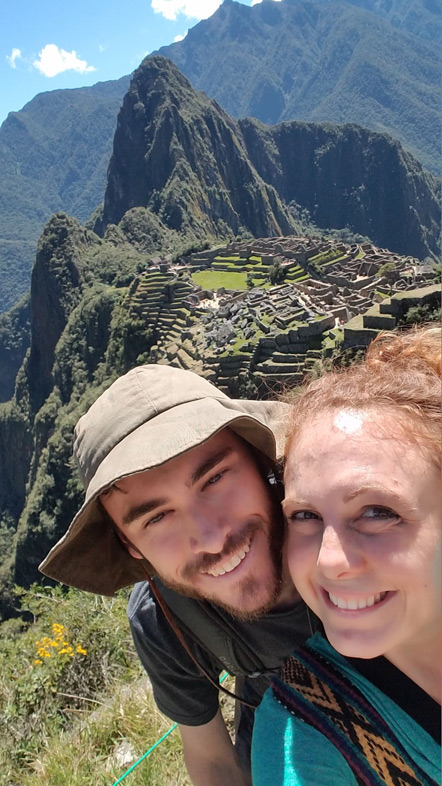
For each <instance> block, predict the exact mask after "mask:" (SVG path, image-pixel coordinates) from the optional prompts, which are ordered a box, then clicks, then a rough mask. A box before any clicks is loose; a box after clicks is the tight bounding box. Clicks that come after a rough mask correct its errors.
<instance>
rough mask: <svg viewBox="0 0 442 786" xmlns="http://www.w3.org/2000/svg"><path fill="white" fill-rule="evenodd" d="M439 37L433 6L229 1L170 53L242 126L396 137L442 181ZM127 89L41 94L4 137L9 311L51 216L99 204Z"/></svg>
mask: <svg viewBox="0 0 442 786" xmlns="http://www.w3.org/2000/svg"><path fill="white" fill-rule="evenodd" d="M356 6H361V7H356ZM439 28H440V9H439V8H438V7H437V6H436V4H435V2H434V0H425V2H424V0H406V1H405V0H401V1H400V2H398V0H394V2H388V3H387V2H386V1H384V0H382V2H374V0H355V2H354V4H352V3H347V4H345V3H340V2H335V0H329V2H325V1H324V2H322V3H321V2H317V0H283V2H281V3H278V4H276V3H270V2H269V1H268V0H265V1H264V2H263V3H261V4H258V5H256V6H253V7H251V8H248V7H246V6H242V5H240V4H238V3H235V2H232V0H227V1H226V2H224V3H223V5H222V6H221V7H220V8H219V10H218V11H217V12H216V13H215V14H214V15H213V16H212V17H211V19H209V20H206V21H204V22H201V23H200V24H198V25H196V26H195V27H194V28H193V29H192V30H191V31H190V32H189V35H188V36H186V38H185V39H184V41H182V42H179V43H176V44H173V45H172V46H171V47H167V48H165V49H164V50H162V51H164V52H165V53H167V54H168V56H169V57H171V59H172V60H175V62H176V63H177V64H178V66H179V68H180V70H181V71H182V72H183V73H184V74H185V75H186V76H187V77H188V78H190V81H191V82H192V84H193V85H194V87H196V88H197V89H203V90H205V92H206V93H207V94H208V95H210V96H213V97H214V98H216V99H217V101H218V102H219V103H220V104H221V105H222V106H223V107H224V109H225V110H226V111H227V112H228V113H229V114H231V115H233V116H234V117H245V116H254V117H256V118H258V119H260V120H261V121H263V122H271V123H277V122H280V121H281V120H291V119H294V118H298V119H303V120H306V121H307V120H308V121H322V120H326V121H333V122H339V123H347V122H354V123H357V124H359V125H365V126H367V127H368V128H372V129H376V130H380V131H388V132H390V133H392V134H393V136H395V137H396V138H398V139H400V140H401V141H402V143H403V145H404V146H405V148H406V149H408V150H411V151H412V152H414V154H415V155H416V156H417V158H418V159H419V160H420V161H421V162H422V163H423V164H424V165H425V166H427V167H428V168H430V169H432V170H433V171H435V172H439V171H440V160H439V159H440V154H439V139H440V131H439V129H440V124H439V106H440V66H439V62H440V56H439V50H438V47H437V36H438V32H439ZM128 84H129V77H123V78H122V79H121V80H118V81H116V82H109V83H99V84H98V85H95V86H94V87H92V88H82V89H80V90H58V91H54V92H52V93H44V94H41V95H39V96H36V98H35V99H33V101H31V102H29V104H27V105H26V107H24V109H23V110H21V111H20V112H14V113H11V114H10V115H9V116H8V118H7V120H6V121H5V122H4V123H3V125H2V127H1V128H0V173H1V177H0V311H2V310H5V309H7V308H9V307H10V306H11V305H12V304H13V303H15V302H16V301H17V300H18V299H19V298H20V297H21V295H23V294H24V293H26V292H27V291H28V288H29V280H30V271H31V266H32V262H33V258H34V256H35V246H36V241H37V238H38V234H39V232H40V231H41V228H42V226H43V224H44V222H45V221H46V220H47V219H48V218H49V216H50V215H51V213H53V212H55V211H57V210H65V211H67V212H68V213H70V214H72V215H74V216H75V217H76V218H78V219H80V220H81V221H84V220H85V219H86V218H87V216H89V215H90V214H91V213H92V211H93V210H94V209H95V208H96V207H97V205H98V204H99V203H100V202H101V200H102V196H103V190H104V184H105V180H106V169H107V164H108V160H109V156H110V153H111V149H112V138H113V133H114V130H115V123H116V116H117V112H118V109H119V107H120V105H121V103H122V100H123V96H124V94H125V92H126V90H127V87H128Z"/></svg>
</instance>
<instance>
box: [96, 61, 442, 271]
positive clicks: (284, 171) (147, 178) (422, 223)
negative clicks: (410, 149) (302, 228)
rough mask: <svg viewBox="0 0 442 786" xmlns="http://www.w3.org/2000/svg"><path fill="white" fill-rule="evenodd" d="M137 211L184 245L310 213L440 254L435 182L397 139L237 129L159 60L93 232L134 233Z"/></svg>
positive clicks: (251, 124)
mask: <svg viewBox="0 0 442 786" xmlns="http://www.w3.org/2000/svg"><path fill="white" fill-rule="evenodd" d="M136 208H144V209H146V210H147V213H144V216H145V219H146V220H148V221H149V223H150V222H151V221H152V215H154V216H156V217H157V219H159V220H160V221H161V224H162V226H163V227H165V228H168V229H169V230H172V231H178V232H181V233H185V234H186V236H188V237H195V238H203V237H206V236H208V237H211V238H214V239H215V238H217V237H218V238H219V237H223V236H226V235H228V234H229V233H230V234H233V235H235V234H237V233H241V232H243V231H244V230H246V231H247V232H249V233H250V234H251V235H252V236H255V237H258V236H265V235H267V236H271V235H275V234H287V233H289V232H293V231H296V230H297V229H298V228H299V221H298V218H299V216H300V215H301V214H302V213H303V212H304V214H306V215H307V217H308V221H310V222H312V223H314V224H315V225H316V226H317V227H319V228H322V229H327V228H328V229H331V228H337V229H344V228H345V227H347V228H349V229H350V230H351V231H352V232H356V233H359V234H363V235H368V236H369V237H370V238H371V239H372V240H373V242H374V243H376V244H377V245H380V246H384V247H386V248H389V249H391V250H393V251H397V252H399V253H401V254H411V255H413V256H417V257H420V258H423V257H425V256H427V255H436V254H437V253H438V233H439V220H440V207H439V203H438V184H437V182H436V181H435V179H434V178H433V177H432V176H431V175H430V174H429V173H428V172H426V171H425V170H424V169H423V168H422V167H421V165H420V164H419V162H418V161H416V159H414V158H413V156H411V154H409V153H407V152H405V151H404V150H403V148H402V147H401V145H400V144H399V143H398V142H395V141H394V140H393V139H392V138H391V137H389V136H387V135H386V134H379V133H375V132H372V131H368V130H367V129H362V128H360V127H359V126H354V125H345V126H341V127H336V126H332V125H328V124H325V125H322V124H315V123H298V122H296V121H293V122H291V123H282V124H280V125H277V126H265V125H263V124H261V123H259V122H258V121H256V120H240V121H235V120H233V118H231V117H229V116H228V115H227V114H226V112H225V111H224V110H223V109H222V108H221V107H220V106H219V105H218V104H217V102H216V101H213V100H211V99H208V98H207V97H206V96H205V94H204V93H197V92H196V91H195V90H194V89H193V88H192V86H191V85H190V83H189V82H188V80H187V79H186V78H185V77H184V76H183V75H182V74H181V73H180V72H179V71H178V69H177V68H176V66H174V65H173V64H172V63H171V61H169V60H166V59H165V58H163V57H160V56H150V57H148V58H146V59H145V60H144V61H143V63H142V64H141V66H140V68H138V69H137V71H135V73H134V76H133V79H132V82H131V86H130V88H129V91H128V93H127V94H126V96H125V99H124V102H123V106H122V108H121V111H120V114H119V116H118V123H117V130H116V132H115V139H114V149H113V154H112V157H111V160H110V163H109V171H108V185H107V188H106V193H105V198H104V206H103V209H102V211H101V212H100V215H99V217H97V218H96V222H95V230H96V231H97V232H98V233H99V234H103V233H104V232H105V229H106V227H107V226H108V225H114V224H118V223H119V222H121V228H122V229H123V231H125V232H127V231H128V227H129V226H130V225H131V223H132V222H131V218H132V213H131V211H132V210H134V209H136ZM140 215H141V214H140V212H139V211H138V212H137V213H136V223H137V224H139V223H140V220H141V218H140ZM137 231H139V230H137ZM133 232H134V230H132V234H133ZM144 235H145V236H148V232H146V231H145V232H144Z"/></svg>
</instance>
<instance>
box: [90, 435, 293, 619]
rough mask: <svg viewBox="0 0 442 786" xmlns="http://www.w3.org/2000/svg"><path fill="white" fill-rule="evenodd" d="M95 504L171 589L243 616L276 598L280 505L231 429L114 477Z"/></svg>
mask: <svg viewBox="0 0 442 786" xmlns="http://www.w3.org/2000/svg"><path fill="white" fill-rule="evenodd" d="M101 502H102V504H103V506H104V508H105V509H106V511H107V513H108V514H109V515H110V516H111V518H112V519H113V521H114V522H115V524H116V525H117V527H118V528H119V530H120V531H121V532H122V534H123V535H124V536H125V537H126V538H127V539H128V540H129V541H130V543H131V544H133V545H134V546H135V547H136V548H137V549H139V551H140V552H141V553H142V554H143V556H144V557H145V558H146V559H147V560H148V561H149V562H150V563H151V565H152V566H153V568H154V571H155V574H156V575H158V576H159V577H160V578H161V579H162V580H163V582H164V583H165V584H167V585H168V586H169V587H172V588H173V589H176V590H177V591H178V592H181V593H183V594H185V595H188V596H190V597H196V598H201V599H205V600H210V601H212V602H213V603H216V604H217V605H219V606H223V607H224V608H226V609H227V610H228V611H229V612H230V613H232V614H234V615H236V616H239V617H241V618H246V619H247V618H251V617H254V616H258V615H259V614H262V613H263V612H265V611H267V610H269V609H270V608H272V606H273V605H274V604H275V602H276V600H277V597H278V595H279V593H280V590H281V547H282V540H283V525H282V517H281V511H280V506H279V504H278V503H277V502H276V500H275V499H274V498H273V495H272V493H271V490H270V487H269V485H268V483H267V481H266V480H265V479H264V478H263V477H262V475H261V473H260V471H259V469H258V467H257V465H256V463H255V460H254V458H253V456H252V455H251V453H250V452H249V450H248V448H247V446H246V444H245V443H244V442H243V441H242V440H241V439H240V438H239V437H238V436H237V435H236V434H234V433H233V432H232V431H230V429H228V428H226V429H223V430H222V431H220V432H219V433H218V434H215V436H213V437H212V438H211V439H209V440H208V441H207V442H205V443H204V444H203V445H200V446H198V447H196V448H194V449H193V450H190V451H188V452H187V453H184V454H183V455H182V456H179V457H177V458H175V459H172V460H171V461H168V462H167V463H166V464H164V465H163V466H161V467H157V468H155V469H152V470H147V471H146V472H141V473H139V474H137V475H131V476H130V477H127V478H124V479H122V480H120V481H118V483H116V484H115V485H114V486H112V488H111V489H110V490H109V491H108V492H106V493H105V494H103V495H102V496H101ZM129 551H130V553H131V554H132V556H134V557H135V558H139V557H140V554H139V553H138V552H137V551H136V550H135V549H131V548H130V546H129Z"/></svg>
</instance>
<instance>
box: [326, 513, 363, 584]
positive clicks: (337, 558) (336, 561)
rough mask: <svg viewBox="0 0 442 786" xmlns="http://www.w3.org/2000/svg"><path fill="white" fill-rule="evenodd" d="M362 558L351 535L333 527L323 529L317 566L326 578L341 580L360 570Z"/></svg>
mask: <svg viewBox="0 0 442 786" xmlns="http://www.w3.org/2000/svg"><path fill="white" fill-rule="evenodd" d="M363 562H364V560H363V558H362V554H361V552H360V549H359V548H358V547H357V545H356V544H355V542H354V537H352V534H351V533H350V534H347V535H345V534H344V533H341V532H338V531H337V530H336V529H335V528H334V527H331V526H327V527H325V528H324V532H323V536H322V542H321V547H320V549H319V554H318V559H317V565H318V568H320V570H321V571H322V573H323V574H324V576H327V578H333V579H336V578H341V577H343V576H346V575H347V574H349V575H351V574H352V573H355V572H357V571H359V570H360V569H361V567H362V566H363Z"/></svg>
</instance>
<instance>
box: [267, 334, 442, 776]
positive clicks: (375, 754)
mask: <svg viewBox="0 0 442 786" xmlns="http://www.w3.org/2000/svg"><path fill="white" fill-rule="evenodd" d="M440 439H441V431H440V330H438V329H434V328H420V329H415V330H413V331H412V332H409V333H387V334H383V335H381V336H379V337H378V338H377V340H376V341H374V342H373V343H372V345H371V346H370V348H369V350H368V352H367V356H366V359H365V361H364V362H363V363H361V364H359V365H356V366H353V367H350V368H349V369H346V370H344V371H337V372H332V373H330V374H326V375H325V376H324V377H322V378H321V379H318V380H315V381H314V382H312V383H311V384H310V385H309V386H308V387H307V388H306V389H305V390H304V391H302V392H301V394H300V396H299V398H298V399H297V400H296V401H295V404H294V407H293V415H292V420H291V423H290V425H289V429H288V438H287V447H286V464H285V500H284V502H283V508H284V514H285V517H286V520H287V525H288V534H287V561H288V566H289V570H290V573H291V576H292V579H293V582H294V584H295V585H296V587H297V589H298V591H299V593H300V594H301V596H302V597H303V599H304V600H305V602H306V603H307V604H308V606H309V607H310V608H311V609H312V611H313V612H314V614H315V615H316V616H317V617H318V618H319V619H320V620H321V623H322V630H321V632H320V633H316V634H315V635H314V636H312V637H311V638H310V639H309V640H308V642H307V644H306V645H305V646H304V647H302V648H300V650H297V651H296V652H295V653H294V655H293V656H292V657H291V658H289V659H288V660H287V661H286V663H285V665H284V667H283V669H282V671H281V674H280V675H279V677H277V678H275V679H274V680H273V685H272V688H270V689H269V691H268V692H267V693H266V695H265V697H264V699H263V702H262V704H261V705H260V707H259V709H258V711H257V715H256V722H255V733H254V740H253V783H254V786H289V785H290V786H298V784H299V786H355V784H370V785H371V784H373V786H379V785H380V784H388V785H389V786H396V785H397V786H419V785H422V784H424V785H425V786H434V784H440V753H441V751H440V702H441V645H440V641H441V597H440V588H441V580H440V574H441V568H440V545H441V522H440Z"/></svg>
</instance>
